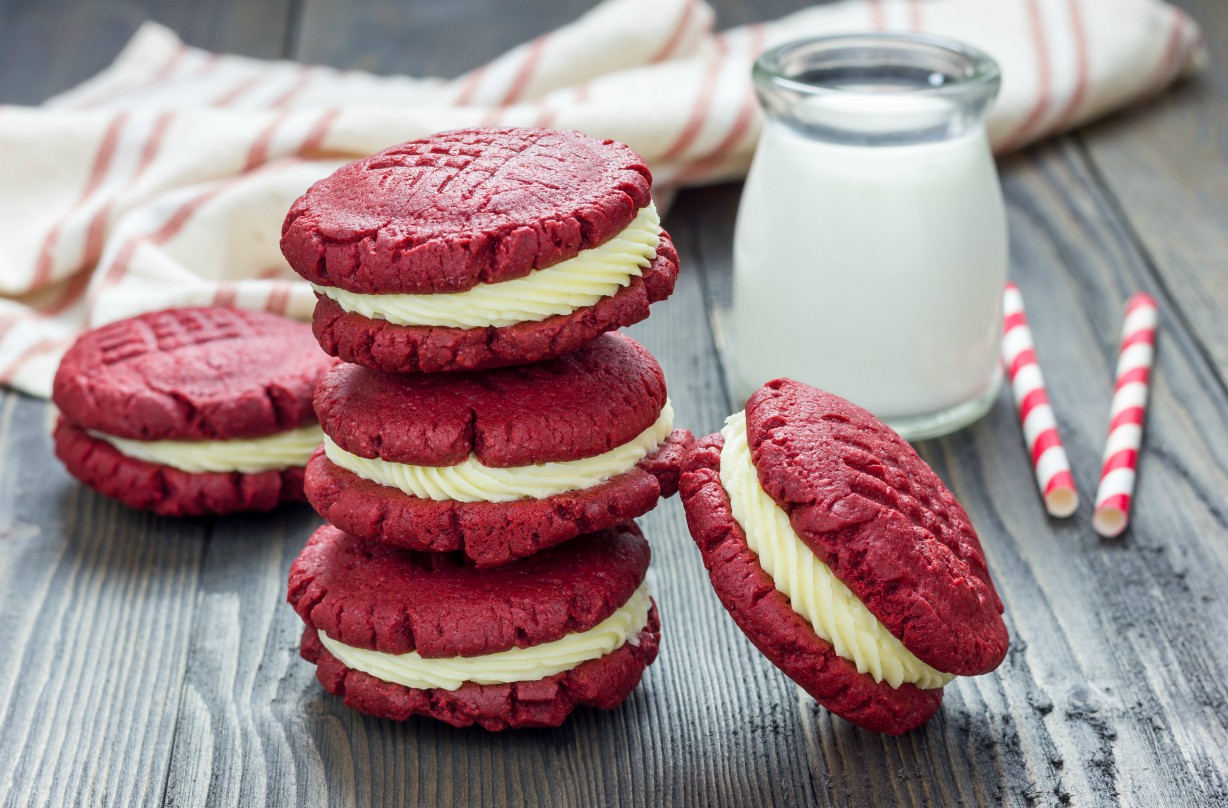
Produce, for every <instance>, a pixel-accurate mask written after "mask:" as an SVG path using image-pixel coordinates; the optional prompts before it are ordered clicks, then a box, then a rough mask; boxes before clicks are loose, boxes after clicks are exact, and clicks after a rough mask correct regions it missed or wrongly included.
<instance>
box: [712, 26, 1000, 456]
mask: <svg viewBox="0 0 1228 808" xmlns="http://www.w3.org/2000/svg"><path fill="white" fill-rule="evenodd" d="M754 82H755V90H756V93H757V94H758V97H759V102H760V104H761V105H762V106H763V109H764V111H765V113H766V119H767V120H766V122H765V124H764V130H763V134H762V136H761V139H760V141H759V147H758V150H757V151H756V152H755V159H754V163H753V165H752V166H751V170H750V175H749V176H748V177H747V180H746V185H745V189H744V191H743V194H742V201H741V204H740V207H739V208H738V218H737V227H736V230H735V234H734V285H733V295H734V297H733V333H732V346H731V347H732V353H733V364H734V384H735V392H736V394H737V395H739V396H740V397H741V398H742V400H745V398H746V397H747V396H749V395H750V394H751V393H752V392H753V391H754V390H755V389H757V388H758V387H759V386H760V385H761V384H763V383H764V382H765V381H768V380H770V379H773V378H776V377H779V376H788V377H791V378H794V379H797V380H799V381H803V382H805V383H807V384H811V385H814V386H816V387H820V388H823V389H825V390H828V391H829V392H832V393H835V394H837V395H840V396H843V397H845V398H848V399H850V400H851V401H853V402H855V403H857V404H860V405H861V406H863V407H865V408H866V409H868V410H870V411H871V412H873V413H874V414H875V415H877V416H878V417H880V418H882V419H883V420H885V421H887V422H888V423H889V424H890V425H891V426H893V427H895V428H896V429H897V430H898V431H899V432H900V433H901V434H902V435H903V436H904V437H906V438H909V439H917V438H923V437H933V436H936V435H941V434H945V433H947V432H951V431H953V430H955V429H958V428H960V427H962V426H965V425H967V424H969V423H971V422H972V421H975V420H976V419H977V418H979V417H981V416H982V415H984V414H985V412H987V411H988V409H989V407H990V405H991V404H992V403H993V400H994V398H995V397H996V394H997V390H998V386H999V385H1000V384H1001V378H1002V377H1001V370H1000V367H999V360H998V354H999V345H1000V340H1001V317H1002V313H1001V312H1002V289H1003V286H1004V284H1005V283H1006V265H1007V238H1006V219H1005V214H1004V210H1003V204H1002V191H1001V188H1000V187H999V185H998V176H997V172H996V169H995V166H994V161H993V156H992V154H991V152H990V148H989V142H988V140H987V138H986V135H985V113H986V109H987V107H988V105H989V103H990V102H991V101H992V100H993V98H994V96H995V95H996V94H997V90H998V84H999V72H998V67H997V65H996V64H995V63H994V62H993V61H992V60H991V59H990V58H989V57H988V56H986V55H985V54H983V53H980V52H979V51H976V50H973V49H972V48H969V47H966V46H964V45H962V44H960V43H957V42H954V41H951V40H945V39H940V38H936V37H928V36H918V35H908V34H903V35H894V34H872V35H844V36H832V37H821V38H817V39H810V40H804V41H799V42H792V43H788V44H785V45H781V46H779V47H776V48H774V49H772V50H769V51H767V52H766V53H764V54H763V55H762V56H761V57H760V58H759V60H758V62H756V64H755V68H754Z"/></svg>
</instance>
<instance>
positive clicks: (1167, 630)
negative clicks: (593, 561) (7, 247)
mask: <svg viewBox="0 0 1228 808" xmlns="http://www.w3.org/2000/svg"><path fill="white" fill-rule="evenodd" d="M584 5H585V3H584V2H583V0H574V2H567V3H560V2H556V0H520V1H519V2H498V0H456V1H455V2H450V3H438V4H427V3H420V4H417V5H411V4H406V3H403V2H397V1H396V0H354V1H353V2H347V3H334V2H329V0H270V2H263V3H255V2H249V0H195V2H160V0H126V1H125V2H117V3H109V4H99V3H90V2H88V1H87V0H64V1H63V2H58V3H35V2H23V0H0V102H6V103H35V102H38V101H39V100H41V99H43V98H45V97H46V96H47V95H49V94H51V93H52V92H54V91H58V90H61V89H64V88H66V87H68V86H71V85H72V84H74V83H76V82H78V81H80V80H82V79H84V78H86V77H87V76H89V75H91V74H92V73H94V72H95V71H97V70H98V69H100V68H101V67H103V66H104V65H105V64H106V63H108V62H109V61H110V60H111V59H112V58H113V56H114V55H115V53H116V52H117V51H118V50H119V48H120V46H121V45H122V44H123V43H124V42H125V41H126V40H127V38H128V37H129V35H130V34H131V33H132V31H133V30H134V29H135V27H136V25H137V24H138V23H139V22H140V21H141V20H142V19H143V18H145V17H147V16H148V17H153V18H154V19H158V20H160V21H162V22H165V23H167V24H169V25H170V26H172V27H173V28H175V29H176V30H178V31H179V32H180V33H181V34H182V35H183V36H184V38H185V39H186V40H187V41H188V42H189V43H191V44H194V45H199V46H203V47H207V48H212V49H218V50H226V51H236V52H241V53H246V54H251V55H256V56H263V57H290V58H294V59H299V60H304V61H310V62H323V63H326V64H332V65H337V66H340V67H349V68H362V69H370V70H376V71H385V72H404V73H409V74H419V75H422V74H436V75H445V76H446V75H456V74H458V73H460V72H461V71H463V70H465V69H467V68H469V67H472V66H473V65H476V64H478V63H480V62H482V61H485V60H486V59H488V58H489V57H490V56H492V55H494V54H495V53H497V52H500V51H502V50H503V49H505V48H507V47H510V46H511V45H514V44H516V43H518V42H520V41H522V40H524V39H527V38H529V37H530V36H532V35H534V34H536V33H538V32H540V31H542V30H545V29H546V28H548V27H552V26H554V25H557V24H560V23H563V22H565V21H567V20H568V19H571V18H572V17H574V16H575V15H576V14H577V13H578V12H579V11H580V10H581V7H583V6H584ZM715 5H716V6H717V7H718V11H719V15H720V20H721V23H722V25H726V26H727V25H733V24H737V23H742V22H748V21H752V20H754V19H764V18H771V17H775V16H778V15H779V14H781V13H783V12H785V11H788V10H790V8H791V7H792V6H793V5H794V3H793V2H791V1H790V0H773V2H761V3H750V2H743V3H739V2H736V0H723V1H722V2H717V3H715ZM1181 5H1183V6H1186V7H1187V9H1188V10H1189V11H1190V12H1191V13H1192V14H1193V15H1194V16H1195V18H1197V19H1199V20H1200V21H1201V22H1202V23H1203V25H1204V26H1205V28H1204V30H1205V32H1206V34H1207V37H1208V39H1209V41H1210V43H1211V46H1212V47H1211V51H1212V54H1213V55H1214V54H1215V51H1216V46H1217V45H1218V46H1224V45H1228V6H1225V5H1224V4H1223V2H1222V0H1181ZM1226 149H1228V68H1226V67H1225V65H1224V64H1223V62H1222V60H1221V61H1218V62H1216V63H1213V64H1212V65H1211V67H1210V69H1209V70H1208V71H1207V72H1206V73H1205V74H1204V75H1203V76H1202V77H1200V78H1198V79H1195V80H1193V81H1190V82H1188V83H1186V84H1185V85H1183V86H1181V87H1180V88H1178V89H1176V90H1175V91H1173V92H1171V93H1169V94H1168V95H1166V96H1165V97H1164V98H1163V99H1162V100H1159V101H1157V102H1155V103H1153V104H1150V105H1147V106H1146V107H1144V108H1142V109H1138V110H1135V111H1130V112H1127V113H1125V114H1122V115H1118V116H1116V117H1114V118H1113V119H1112V120H1110V121H1107V122H1105V123H1102V124H1099V125H1096V126H1093V127H1091V128H1090V129H1088V130H1086V131H1084V132H1082V133H1080V134H1079V135H1076V136H1072V137H1066V138H1062V139H1061V140H1058V141H1056V142H1051V143H1048V144H1046V145H1043V146H1041V147H1039V148H1034V149H1031V150H1029V151H1027V152H1026V153H1023V154H1021V155H1018V156H1015V157H1012V158H1010V159H1008V160H1006V161H1005V163H1004V164H1003V166H1002V169H1003V179H1004V182H1005V187H1006V196H1007V200H1008V202H1009V208H1010V226H1011V245H1012V274H1013V277H1014V278H1015V279H1016V280H1017V281H1019V283H1020V284H1021V285H1022V287H1023V289H1024V292H1025V294H1026V295H1027V297H1028V300H1029V302H1030V303H1031V304H1032V310H1031V315H1032V321H1033V325H1034V329H1035V333H1036V337H1037V340H1038V343H1039V345H1038V347H1039V351H1040V353H1041V356H1042V357H1043V358H1044V360H1045V361H1046V367H1045V372H1046V376H1047V377H1048V380H1049V383H1050V388H1051V395H1052V398H1053V400H1054V403H1055V406H1056V408H1057V411H1058V413H1059V414H1060V415H1061V416H1062V426H1063V428H1064V432H1065V435H1066V438H1067V445H1068V448H1069V450H1070V452H1071V457H1072V460H1073V463H1074V466H1075V472H1076V475H1077V477H1078V479H1079V481H1080V484H1081V485H1082V487H1083V491H1084V504H1083V506H1082V507H1081V508H1080V511H1079V513H1078V516H1077V517H1076V518H1075V519H1073V520H1066V521H1052V520H1049V519H1047V518H1046V517H1045V515H1044V513H1043V511H1042V508H1041V506H1040V504H1039V502H1038V499H1037V497H1036V495H1035V492H1034V491H1033V489H1032V482H1031V480H1030V477H1029V473H1030V472H1029V467H1028V460H1027V456H1026V453H1025V450H1024V446H1023V443H1022V440H1021V437H1020V434H1019V430H1018V427H1017V425H1016V423H1015V416H1014V413H1013V411H1012V409H1011V405H1010V403H1009V401H1008V400H1007V398H1006V394H1005V393H1004V394H1003V398H1002V399H1001V400H1000V401H999V402H998V405H997V407H996V408H995V409H994V410H993V412H992V413H991V414H990V416H989V417H987V418H986V419H984V420H983V421H982V422H980V423H978V424H977V425H975V426H974V427H972V428H970V429H968V430H965V431H964V432H961V433H960V434H957V435H955V436H953V437H950V438H947V439H944V440H939V441H932V442H928V443H925V444H923V445H922V446H921V450H922V452H923V453H924V455H925V457H926V458H927V459H928V460H929V461H930V462H931V463H932V464H933V465H934V466H935V468H936V469H937V470H938V472H939V473H940V474H941V475H942V476H943V478H944V479H945V480H946V481H947V482H948V483H949V484H950V485H951V486H952V487H953V489H954V490H955V492H956V494H957V496H958V497H959V498H960V499H961V500H962V501H963V503H964V504H965V506H966V507H967V509H968V511H969V512H970V514H971V516H972V519H973V521H974V522H975V524H976V525H977V527H978V529H979V531H980V533H981V536H982V539H983V542H984V545H985V549H986V552H987V553H988V555H989V559H990V564H991V569H992V571H993V573H994V576H995V578H996V581H997V585H998V589H999V591H1000V592H1001V595H1002V598H1003V600H1004V601H1005V602H1006V607H1007V612H1006V618H1007V622H1008V625H1009V627H1010V631H1011V638H1012V647H1011V652H1010V655H1009V656H1008V658H1007V660H1006V662H1005V663H1004V664H1003V665H1002V667H1001V668H1000V669H999V670H998V671H997V673H996V674H993V675H989V676H983V677H980V678H975V679H967V680H959V681H957V682H956V683H954V684H952V685H951V686H949V687H948V688H947V691H946V701H945V704H944V707H943V710H942V712H941V714H940V715H939V716H938V717H936V718H935V719H934V720H933V721H931V722H930V723H929V724H928V725H927V726H926V727H925V728H924V729H922V730H920V731H917V732H914V733H912V734H910V735H907V736H905V737H902V738H886V737H880V736H876V735H871V734H869V733H866V732H862V731H860V730H857V729H855V728H854V727H852V726H850V725H848V724H846V723H845V722H843V721H841V720H839V719H834V718H833V717H832V716H831V715H829V714H828V713H827V712H825V711H824V710H822V709H821V708H818V707H817V706H816V705H815V703H814V702H813V701H812V700H811V699H809V698H808V697H806V696H805V695H803V694H801V693H800V691H799V690H798V689H797V688H796V687H794V686H793V685H792V684H791V683H790V682H789V680H787V679H786V678H785V677H784V676H783V675H782V674H780V673H779V672H778V671H777V670H776V669H775V668H773V667H772V666H771V665H770V664H768V663H767V662H766V661H765V660H764V659H763V658H762V657H761V656H759V654H757V653H756V652H755V651H754V650H753V649H752V647H751V646H750V644H749V643H748V642H747V641H746V639H745V638H744V637H743V636H742V635H741V633H740V632H739V631H738V630H737V628H736V627H735V626H734V624H733V622H732V621H731V620H730V619H729V617H728V616H727V615H726V614H725V612H724V611H723V610H722V609H721V607H720V605H719V603H718V602H717V599H716V597H715V596H714V595H713V593H712V591H711V589H710V588H709V586H708V583H707V578H706V575H705V573H704V570H703V567H702V565H701V563H700V559H699V555H698V553H697V552H696V551H695V548H694V546H693V545H692V544H691V542H690V539H689V537H688V535H687V533H686V528H685V525H684V521H683V514H682V509H681V507H680V506H679V504H678V503H677V502H676V501H671V502H668V503H666V504H665V505H664V506H663V507H661V508H659V509H658V510H657V511H656V512H654V513H652V514H651V515H649V516H648V517H646V518H645V519H644V520H642V524H643V526H644V528H645V531H646V533H647V534H648V536H649V537H650V539H651V540H652V542H653V547H654V550H655V561H654V570H655V573H654V574H655V591H656V595H657V598H658V601H659V603H660V606H661V610H662V614H663V617H664V620H665V639H664V643H663V649H662V652H661V656H660V659H659V660H658V662H657V663H656V665H654V666H653V667H652V668H651V669H650V670H649V672H648V674H647V675H646V677H645V680H644V683H643V685H642V686H641V687H640V688H639V689H638V690H637V691H636V692H635V694H634V695H633V696H632V697H631V698H630V700H629V701H628V702H627V703H626V704H625V705H624V706H623V707H622V708H620V709H618V710H616V711H614V712H611V713H602V712H596V711H586V710H582V711H580V712H579V713H578V714H576V715H575V716H574V717H573V718H572V719H571V720H570V721H569V722H568V723H567V724H566V726H564V727H562V728H560V729H557V730H536V731H522V732H506V733H502V734H490V733H486V732H483V731H480V730H455V729H452V728H449V727H447V726H443V725H441V724H437V723H433V722H429V721H422V720H414V721H410V722H408V723H405V724H394V723H392V722H388V721H380V720H373V719H369V718H366V717H364V716H362V715H359V714H357V713H354V712H351V711H350V710H348V709H346V708H345V707H343V706H342V704H341V702H340V700H338V699H335V698H332V697H329V696H326V695H325V694H324V693H323V692H322V690H321V688H320V687H319V686H318V685H317V684H316V682H315V679H314V675H313V674H314V671H313V669H312V667H311V666H310V665H308V664H307V663H305V662H303V661H302V660H300V659H299V658H298V654H297V647H298V639H299V634H300V630H301V623H300V622H299V620H298V618H297V617H296V616H295V615H294V613H293V612H292V611H291V609H290V608H289V607H288V606H287V605H286V604H285V603H284V602H283V601H284V597H285V595H284V589H285V580H286V570H287V567H288V565H289V564H290V561H291V560H292V559H293V558H294V556H295V555H296V553H297V552H298V550H299V548H300V547H301V546H302V544H303V542H304V540H305V539H306V537H307V536H308V534H309V533H310V532H311V530H312V529H313V528H314V527H315V526H316V525H317V524H318V523H319V519H318V517H316V516H315V515H314V514H313V513H312V512H311V511H310V510H309V509H307V508H287V509H284V510H281V511H278V512H276V513H273V514H269V515H260V516H245V517H237V518H232V519H218V520H181V521H174V520H167V519H159V518H155V517H152V516H149V515H146V514H143V513H138V512H135V511H131V510H127V509H125V508H123V507H120V506H117V505H115V504H113V503H111V502H108V501H106V500H104V499H103V498H101V497H99V496H96V495H94V494H93V493H91V492H89V491H86V490H83V489H82V488H80V487H79V486H77V485H75V484H74V483H73V482H72V481H71V480H70V479H69V478H68V477H67V476H66V475H65V473H64V471H63V470H62V468H61V467H60V466H59V464H58V463H57V462H56V461H55V460H54V459H53V457H52V454H51V449H50V444H49V441H48V438H47V435H46V429H45V426H44V425H45V421H46V418H47V407H46V405H45V404H44V403H43V402H42V401H35V400H31V399H29V398H25V397H22V396H20V395H14V394H8V393H5V394H0V795H3V799H4V804H6V805H12V806H27V805H57V806H58V805H69V804H91V805H92V804H105V805H129V804H131V805H156V804H160V803H161V804H168V805H188V804H192V805H243V806H251V805H255V806H258V805H263V804H268V805H275V804H297V805H317V804H324V803H325V801H326V800H327V803H328V804H330V805H334V806H340V805H410V804H419V805H449V804H454V805H463V804H472V805H527V806H538V805H540V806H556V805H569V806H570V805H574V806H579V805H602V806H605V805H646V806H660V805H687V806H701V807H702V808H709V807H710V806H738V805H780V806H800V805H841V806H845V805H847V806H868V805H976V804H980V805H999V804H1001V805H1019V806H1028V805H1061V804H1066V803H1069V804H1073V805H1115V804H1119V803H1120V804H1130V805H1139V806H1173V805H1206V806H1211V805H1218V806H1223V805H1228V753H1226V752H1225V749H1228V685H1226V684H1225V680H1226V678H1228V597H1226V594H1225V587H1226V582H1228V497H1226V496H1225V495H1226V494H1228V386H1226V382H1228V317H1225V316H1224V315H1225V312H1228V271H1226V270H1225V267H1226V266H1228V227H1226V226H1225V219H1226V218H1228V156H1226V153H1225V152H1226ZM738 191H739V189H738V186H737V185H726V186H720V187H714V188H706V189H700V190H691V191H687V192H685V193H683V194H682V195H681V196H680V198H679V199H678V202H677V204H676V205H675V206H674V208H673V209H672V211H671V212H670V213H669V216H668V219H667V222H666V224H667V226H668V228H669V229H670V231H671V232H672V233H673V234H674V238H675V241H676V243H677V245H678V248H679V251H680V253H681V256H682V260H683V268H684V272H683V274H682V277H681V279H680V281H679V286H678V289H677V291H676V292H675V294H674V296H673V298H672V299H671V300H670V301H669V303H668V304H666V305H662V306H660V307H659V308H656V309H654V315H653V317H652V318H651V320H650V321H648V322H646V323H644V324H642V325H640V326H637V327H636V328H634V329H632V332H633V333H634V334H635V335H636V336H637V337H638V338H639V339H641V340H643V341H644V342H645V343H646V344H647V345H648V346H649V347H650V348H651V349H652V350H653V351H654V352H655V353H656V355H657V356H658V357H659V358H660V360H661V364H662V365H663V366H664V368H665V371H666V374H667V377H668V378H669V380H670V389H671V393H672V396H673V400H674V403H675V406H676V408H677V414H678V421H679V423H680V424H682V425H685V426H688V427H690V428H692V429H693V430H694V431H695V432H696V433H697V434H704V433H706V432H710V431H713V430H715V429H716V428H717V427H718V426H719V425H720V423H721V421H722V419H723V418H724V416H725V415H726V414H727V413H728V412H729V411H730V410H731V405H730V401H729V399H728V395H727V392H726V388H725V382H724V376H723V374H722V369H721V363H720V360H719V353H718V351H717V348H716V339H715V337H714V334H716V333H719V328H718V329H714V328H713V326H712V323H714V322H715V323H719V322H720V319H721V317H722V316H723V312H724V311H725V309H726V307H727V306H728V302H729V270H730V267H729V262H730V234H731V231H732V223H733V216H734V211H735V209H736V207H737V203H738ZM4 192H7V190H6V191H4ZM0 271H3V270H2V269H0ZM1135 290H1148V291H1150V292H1152V293H1153V294H1155V295H1156V296H1157V297H1158V298H1159V300H1160V302H1161V305H1162V307H1163V312H1164V319H1163V332H1162V337H1161V343H1160V346H1159V370H1158V374H1157V376H1156V381H1155V386H1154V393H1153V395H1154V397H1153V407H1152V412H1151V417H1150V423H1149V429H1148V434H1147V439H1146V452H1145V456H1144V458H1143V463H1142V474H1141V480H1140V482H1139V488H1138V499H1137V504H1138V510H1137V513H1136V516H1135V521H1134V525H1133V527H1132V529H1131V530H1130V531H1129V532H1128V533H1127V534H1126V535H1125V536H1124V537H1123V538H1122V539H1120V540H1116V541H1110V540H1101V539H1099V538H1097V537H1096V536H1095V535H1094V534H1093V532H1092V530H1091V527H1090V507H1089V505H1088V500H1089V499H1090V498H1091V496H1090V495H1091V490H1092V486H1093V483H1094V481H1095V479H1096V477H1097V472H1098V459H1099V454H1100V450H1101V445H1102V440H1103V436H1104V433H1105V429H1106V424H1107V420H1108V412H1107V409H1108V401H1109V397H1110V393H1111V369H1112V367H1113V364H1114V361H1115V355H1116V351H1117V336H1118V328H1119V318H1120V316H1121V308H1122V303H1123V301H1124V300H1125V298H1126V297H1127V296H1128V295H1129V294H1130V293H1131V292H1133V291H1135Z"/></svg>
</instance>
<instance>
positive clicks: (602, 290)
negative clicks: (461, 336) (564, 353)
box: [312, 202, 661, 328]
mask: <svg viewBox="0 0 1228 808" xmlns="http://www.w3.org/2000/svg"><path fill="white" fill-rule="evenodd" d="M660 243H661V218H660V217H659V216H658V215H657V208H656V206H655V205H653V204H652V203H651V202H650V203H649V204H648V206H647V207H644V208H641V209H640V212H639V213H638V214H636V217H635V219H634V220H633V221H632V222H631V224H629V225H627V227H626V228H624V229H623V231H622V232H621V233H619V234H618V235H617V236H615V237H614V238H612V239H610V240H609V241H606V242H604V243H602V244H599V245H597V246H596V247H593V248H591V249H587V250H581V251H580V253H579V254H578V255H576V256H575V257H574V258H569V259H567V260H566V261H560V262H559V263H557V264H555V265H554V266H550V267H546V268H545V269H537V270H534V271H532V272H530V273H529V274H528V275H526V276H524V277H523V278H514V279H512V280H510V281H500V282H498V283H483V284H479V285H478V286H475V287H473V288H472V289H467V290H465V291H464V292H453V293H448V294H427V295H367V294H359V293H357V292H350V291H347V290H345V289H339V288H337V287H335V286H318V285H316V284H312V288H314V289H315V290H316V291H317V292H319V293H320V294H322V295H325V296H327V297H330V298H332V299H333V300H334V301H336V302H337V305H339V306H340V307H341V308H342V309H344V310H345V311H348V312H353V313H354V314H359V315H361V316H363V317H367V318H369V319H374V320H386V321H388V322H390V323H392V324H393V325H424V326H446V327H449V328H484V327H487V326H494V327H496V328H502V327H504V326H509V325H515V324H516V323H533V322H538V321H541V320H545V319H546V318H548V317H554V316H555V315H559V314H571V313H572V312H573V311H575V310H576V309H582V308H586V307H588V306H591V305H593V304H594V303H596V302H597V301H598V300H601V299H602V298H605V297H609V296H611V295H613V294H615V293H617V292H618V290H619V289H622V288H623V287H625V286H627V284H629V283H631V279H632V278H638V277H640V276H641V275H642V274H643V272H644V270H645V269H647V268H648V267H649V266H650V265H651V264H652V261H653V258H654V257H655V256H656V254H657V247H658V246H659V245H660Z"/></svg>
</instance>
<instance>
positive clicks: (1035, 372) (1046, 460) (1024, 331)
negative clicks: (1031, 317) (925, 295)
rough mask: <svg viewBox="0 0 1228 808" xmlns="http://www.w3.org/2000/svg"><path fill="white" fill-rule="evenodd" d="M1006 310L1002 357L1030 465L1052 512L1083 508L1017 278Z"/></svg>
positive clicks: (1062, 513) (1008, 294) (1008, 290)
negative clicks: (1038, 357) (1058, 430)
mask: <svg viewBox="0 0 1228 808" xmlns="http://www.w3.org/2000/svg"><path fill="white" fill-rule="evenodd" d="M1002 310H1003V313H1004V314H1005V316H1006V317H1005V320H1004V322H1003V331H1004V333H1003V336H1002V360H1003V363H1004V364H1005V365H1006V373H1007V376H1008V377H1009V378H1010V383H1011V391H1012V392H1013V393H1014V395H1015V406H1016V408H1017V409H1018V410H1019V423H1020V424H1021V425H1022V426H1023V439H1024V442H1026V443H1027V445H1028V451H1029V452H1030V453H1031V455H1032V470H1033V471H1034V472H1035V474H1036V486H1037V488H1039V489H1040V494H1041V496H1042V497H1043V498H1044V500H1045V510H1046V511H1048V512H1049V513H1050V514H1051V515H1053V516H1059V517H1065V516H1070V515H1071V514H1072V513H1074V512H1075V509H1076V508H1078V507H1079V492H1078V491H1077V490H1076V489H1075V481H1074V475H1073V474H1071V473H1070V460H1069V459H1068V458H1067V457H1066V449H1065V448H1064V447H1063V446H1062V438H1061V436H1059V435H1058V432H1057V418H1056V417H1055V416H1054V414H1053V407H1052V406H1050V404H1049V393H1048V392H1047V391H1046V389H1045V379H1044V377H1043V376H1042V375H1041V373H1040V365H1039V364H1038V363H1037V361H1036V350H1035V345H1034V344H1033V342H1032V329H1030V328H1028V318H1027V314H1025V313H1024V310H1023V295H1021V294H1019V287H1018V286H1016V285H1015V284H1013V283H1008V284H1007V285H1006V293H1005V294H1004V295H1003V297H1002Z"/></svg>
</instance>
